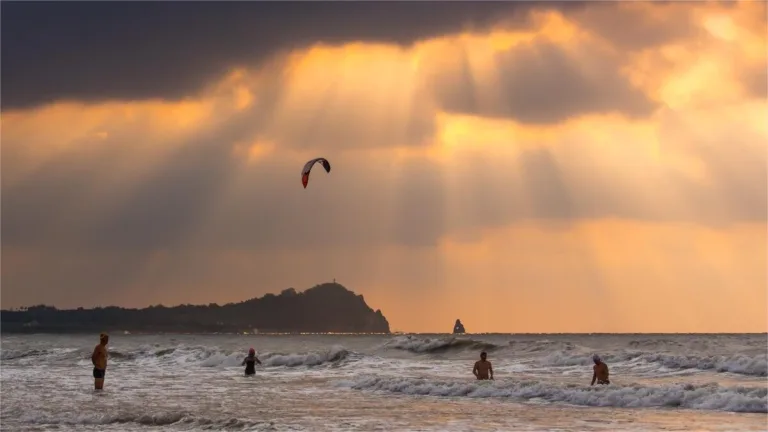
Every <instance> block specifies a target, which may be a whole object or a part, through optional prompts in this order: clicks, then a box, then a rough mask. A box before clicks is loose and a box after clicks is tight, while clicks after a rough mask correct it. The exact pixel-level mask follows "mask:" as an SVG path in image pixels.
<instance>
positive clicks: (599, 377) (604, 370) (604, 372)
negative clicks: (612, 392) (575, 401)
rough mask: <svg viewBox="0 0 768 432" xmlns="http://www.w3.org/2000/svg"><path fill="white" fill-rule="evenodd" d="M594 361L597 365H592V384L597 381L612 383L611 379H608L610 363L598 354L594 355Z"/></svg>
mask: <svg viewBox="0 0 768 432" xmlns="http://www.w3.org/2000/svg"><path fill="white" fill-rule="evenodd" d="M592 361H593V362H595V365H594V366H593V367H592V369H593V371H594V372H593V374H592V384H590V385H595V381H597V383H598V384H610V383H611V381H609V380H608V365H607V364H605V363H603V361H602V360H601V359H600V356H599V355H597V354H595V355H593V356H592Z"/></svg>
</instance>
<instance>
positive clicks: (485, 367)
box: [472, 351, 493, 380]
mask: <svg viewBox="0 0 768 432" xmlns="http://www.w3.org/2000/svg"><path fill="white" fill-rule="evenodd" d="M487 357H488V354H486V353H485V351H483V352H481V353H480V360H478V361H476V362H475V367H474V368H473V369H472V373H473V374H474V375H475V377H477V379H479V380H487V379H493V366H491V362H489V361H488V360H487Z"/></svg>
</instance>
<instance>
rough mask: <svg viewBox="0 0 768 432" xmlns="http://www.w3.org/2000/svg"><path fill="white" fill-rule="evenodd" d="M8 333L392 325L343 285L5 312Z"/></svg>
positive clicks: (382, 328) (323, 329)
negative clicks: (216, 298) (241, 296)
mask: <svg viewBox="0 0 768 432" xmlns="http://www.w3.org/2000/svg"><path fill="white" fill-rule="evenodd" d="M0 312H1V313H0V321H2V327H0V328H1V329H2V332H3V333H7V332H34V333H40V332H48V333H73V332H101V331H120V332H123V331H129V332H139V333H157V332H167V333H177V332H178V333H181V332H201V333H226V332H238V333H240V332H248V333H252V332H259V333H271V332H280V333H299V332H307V333H330V332H333V333H389V332H390V330H389V323H388V322H387V319H386V318H385V317H384V315H383V314H382V313H381V311H380V310H376V311H374V310H373V309H371V308H370V307H369V306H368V304H366V302H365V300H364V299H363V296H362V295H357V294H355V293H354V292H352V291H350V290H348V289H347V288H345V287H344V286H342V285H340V284H338V283H335V282H334V283H324V284H320V285H316V286H314V287H312V288H310V289H308V290H306V291H303V292H297V291H296V290H294V289H293V288H289V289H286V290H284V291H282V292H281V293H280V294H278V295H275V294H266V295H264V296H263V297H261V298H253V299H250V300H246V301H243V302H240V303H229V304H225V305H221V306H220V305H218V304H215V303H212V304H209V305H181V306H174V307H165V306H150V307H148V308H143V309H125V308H121V307H115V306H111V307H105V308H94V309H84V308H77V309H68V310H59V309H56V308H55V307H51V306H44V305H41V306H33V307H28V308H22V309H21V310H14V311H10V310H3V311H0Z"/></svg>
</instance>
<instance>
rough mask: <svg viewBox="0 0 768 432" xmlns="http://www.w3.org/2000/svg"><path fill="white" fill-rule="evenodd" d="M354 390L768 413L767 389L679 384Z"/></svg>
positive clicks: (429, 385)
mask: <svg viewBox="0 0 768 432" xmlns="http://www.w3.org/2000/svg"><path fill="white" fill-rule="evenodd" d="M342 385H345V386H347V387H350V388H352V389H355V390H367V391H381V392H388V393H399V394H406V395H419V396H438V397H469V398H509V399H514V400H521V401H546V402H560V403H568V404H573V405H582V406H596V407H615V408H652V407H677V408H687V409H697V410H720V411H729V412H740V413H767V412H768V397H767V396H768V389H766V388H747V387H721V386H719V385H717V384H706V385H692V384H677V385H664V386H658V387H650V386H642V385H630V386H621V385H613V384H612V385H610V386H595V387H585V386H580V385H554V384H551V383H547V382H543V381H521V382H500V381H486V382H483V383H476V382H471V383H468V382H464V383H462V382H451V381H439V380H430V379H423V378H382V377H375V376H373V377H364V378H361V379H357V380H355V381H352V382H347V383H343V384H342Z"/></svg>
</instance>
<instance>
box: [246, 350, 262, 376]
mask: <svg viewBox="0 0 768 432" xmlns="http://www.w3.org/2000/svg"><path fill="white" fill-rule="evenodd" d="M256 363H258V364H261V360H259V358H258V357H256V350H255V349H253V348H251V349H249V350H248V357H246V358H245V360H243V364H241V366H245V374H246V375H253V374H255V373H256Z"/></svg>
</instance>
